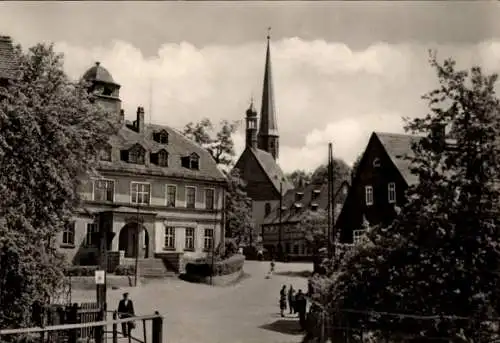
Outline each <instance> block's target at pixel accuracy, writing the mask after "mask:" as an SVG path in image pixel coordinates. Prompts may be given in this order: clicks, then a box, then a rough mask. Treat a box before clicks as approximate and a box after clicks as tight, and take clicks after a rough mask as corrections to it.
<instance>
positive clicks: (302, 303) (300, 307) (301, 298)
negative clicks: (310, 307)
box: [295, 289, 307, 330]
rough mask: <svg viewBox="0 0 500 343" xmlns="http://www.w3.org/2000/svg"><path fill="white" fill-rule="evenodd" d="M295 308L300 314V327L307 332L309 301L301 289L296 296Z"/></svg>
mask: <svg viewBox="0 0 500 343" xmlns="http://www.w3.org/2000/svg"><path fill="white" fill-rule="evenodd" d="M295 306H296V308H297V312H298V313H299V324H300V327H301V328H302V330H305V328H306V307H307V300H306V297H305V295H304V293H302V290H301V289H299V291H298V292H297V295H296V296H295Z"/></svg>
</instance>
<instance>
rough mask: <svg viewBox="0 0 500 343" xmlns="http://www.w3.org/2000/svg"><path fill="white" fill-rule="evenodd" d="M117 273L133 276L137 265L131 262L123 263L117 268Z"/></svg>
mask: <svg viewBox="0 0 500 343" xmlns="http://www.w3.org/2000/svg"><path fill="white" fill-rule="evenodd" d="M115 275H126V276H132V275H135V266H132V265H130V264H121V265H119V266H118V267H116V269H115Z"/></svg>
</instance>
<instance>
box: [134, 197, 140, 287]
mask: <svg viewBox="0 0 500 343" xmlns="http://www.w3.org/2000/svg"><path fill="white" fill-rule="evenodd" d="M136 221H137V224H136V228H135V230H136V232H135V248H136V252H135V271H134V287H137V279H138V274H139V270H138V269H139V268H138V265H139V250H140V246H139V233H140V230H139V229H140V223H139V199H137V219H136Z"/></svg>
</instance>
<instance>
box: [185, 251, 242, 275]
mask: <svg viewBox="0 0 500 343" xmlns="http://www.w3.org/2000/svg"><path fill="white" fill-rule="evenodd" d="M244 263H245V256H244V255H240V254H235V255H233V256H231V257H229V258H227V259H225V260H220V261H215V262H214V264H213V269H212V263H211V261H210V259H209V258H208V259H205V260H204V261H200V262H198V263H196V262H189V263H187V264H186V274H190V275H197V276H203V277H207V276H210V275H212V276H221V275H229V274H233V273H236V272H237V271H239V270H241V269H242V268H243V264H244Z"/></svg>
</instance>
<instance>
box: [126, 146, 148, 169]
mask: <svg viewBox="0 0 500 343" xmlns="http://www.w3.org/2000/svg"><path fill="white" fill-rule="evenodd" d="M145 155H146V151H145V150H144V148H143V147H142V146H140V145H136V146H134V147H133V148H132V149H130V150H129V152H128V161H129V162H130V163H135V164H144V157H145Z"/></svg>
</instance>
